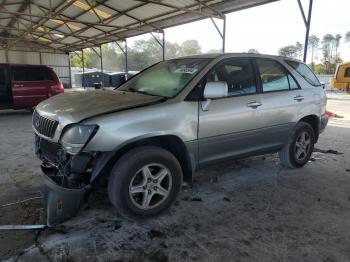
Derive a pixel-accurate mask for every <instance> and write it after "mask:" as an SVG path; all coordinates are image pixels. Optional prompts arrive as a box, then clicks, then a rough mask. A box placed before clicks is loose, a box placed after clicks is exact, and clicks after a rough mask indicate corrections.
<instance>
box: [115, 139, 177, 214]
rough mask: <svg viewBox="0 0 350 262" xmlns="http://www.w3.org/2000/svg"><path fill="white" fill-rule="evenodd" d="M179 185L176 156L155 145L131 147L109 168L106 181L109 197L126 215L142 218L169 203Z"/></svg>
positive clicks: (158, 210) (169, 204) (174, 197)
mask: <svg viewBox="0 0 350 262" xmlns="http://www.w3.org/2000/svg"><path fill="white" fill-rule="evenodd" d="M181 185H182V170H181V166H180V164H179V162H178V160H177V159H176V158H175V157H174V156H173V155H172V154H171V153H170V152H169V151H167V150H165V149H162V148H159V147H155V146H143V147H139V148H135V149H132V150H131V151H129V152H128V153H126V154H125V155H124V156H122V157H121V158H120V159H119V160H118V162H117V163H116V164H115V166H114V167H113V169H112V172H111V174H110V177H109V181H108V194H109V199H110V201H111V202H112V204H113V206H114V207H115V208H116V209H117V211H118V212H119V213H120V214H121V215H122V216H124V217H126V218H129V219H144V218H149V217H152V216H155V215H158V214H160V213H161V212H162V211H164V210H165V209H167V208H168V207H170V206H171V204H172V203H173V202H174V200H175V199H176V197H177V195H178V193H179V191H180V189H181Z"/></svg>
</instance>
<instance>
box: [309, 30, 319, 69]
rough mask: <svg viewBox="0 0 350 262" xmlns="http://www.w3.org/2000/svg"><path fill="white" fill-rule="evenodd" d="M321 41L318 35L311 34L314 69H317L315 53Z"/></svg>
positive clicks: (310, 43)
mask: <svg viewBox="0 0 350 262" xmlns="http://www.w3.org/2000/svg"><path fill="white" fill-rule="evenodd" d="M319 43H320V39H319V38H318V37H317V36H316V35H311V36H310V37H309V49H310V50H311V68H312V70H315V63H314V54H315V51H316V50H317V49H318V46H319Z"/></svg>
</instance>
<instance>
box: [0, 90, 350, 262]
mask: <svg viewBox="0 0 350 262" xmlns="http://www.w3.org/2000/svg"><path fill="white" fill-rule="evenodd" d="M328 109H329V110H331V111H333V112H336V113H338V114H339V115H343V116H344V118H341V119H340V118H333V119H331V120H330V123H329V126H328V127H327V129H326V131H325V132H324V133H323V134H322V135H321V137H320V140H319V143H318V144H317V145H316V148H317V149H321V150H320V151H323V150H328V149H332V150H336V151H338V152H340V153H342V154H330V153H322V152H315V153H314V154H313V157H312V161H310V162H309V163H308V164H307V165H306V166H305V167H304V168H302V169H298V170H289V169H284V168H281V166H280V165H279V161H278V157H277V155H267V156H259V157H253V158H249V159H245V160H241V161H228V162H223V163H220V164H218V165H216V166H213V167H211V168H207V169H205V170H202V171H200V172H198V174H197V175H196V179H195V182H194V187H193V188H184V190H183V192H182V193H181V195H180V197H179V198H178V201H177V202H176V204H175V205H174V206H173V207H172V208H171V209H170V211H169V212H167V213H166V214H164V215H162V216H160V217H159V218H156V219H153V220H150V221H146V222H144V223H132V222H128V221H125V220H122V219H121V218H120V217H119V216H118V215H117V214H116V213H115V212H114V211H113V210H112V207H111V206H110V204H109V203H108V199H107V198H106V196H105V195H103V194H101V193H99V194H94V195H92V196H91V198H90V199H89V201H88V203H87V205H86V206H85V207H84V208H83V209H82V210H81V211H80V213H79V214H78V216H77V217H75V218H73V219H72V220H70V221H68V222H66V223H64V224H63V226H62V228H61V229H62V231H59V232H58V231H53V230H45V231H44V232H42V233H41V234H40V235H39V237H38V238H37V239H36V241H34V237H35V234H34V232H0V260H1V259H8V260H9V261H15V260H17V261H220V262H222V261H350V234H349V232H350V220H349V217H350V191H349V188H350V160H349V159H350V95H345V94H329V100H328ZM0 130H1V133H0V145H1V151H0V223H1V224H8V223H11V224H15V223H42V222H43V219H44V216H43V205H42V203H41V201H40V199H37V198H38V197H39V198H40V190H41V187H42V184H41V180H40V178H39V173H40V171H39V168H38V167H39V161H38V160H37V159H36V158H35V157H34V154H33V152H32V135H31V133H32V131H31V127H30V114H29V113H26V112H19V111H18V112H14V111H3V112H0ZM323 152H325V151H323ZM26 198H34V199H33V200H30V201H28V202H24V203H20V204H15V205H10V206H5V207H2V205H4V204H7V203H10V202H14V201H18V200H22V199H26ZM25 248H26V249H25ZM24 249H25V250H24ZM22 250H24V251H22Z"/></svg>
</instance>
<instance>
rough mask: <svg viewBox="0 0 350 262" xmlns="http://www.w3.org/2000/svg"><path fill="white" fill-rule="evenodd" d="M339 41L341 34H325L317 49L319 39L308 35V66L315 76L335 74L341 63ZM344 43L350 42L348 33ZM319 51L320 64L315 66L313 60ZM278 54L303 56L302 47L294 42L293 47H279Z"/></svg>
mask: <svg viewBox="0 0 350 262" xmlns="http://www.w3.org/2000/svg"><path fill="white" fill-rule="evenodd" d="M341 39H342V35H341V34H336V35H333V34H325V35H324V36H323V37H322V41H321V44H322V46H321V48H319V45H320V38H318V37H317V36H316V35H310V37H309V43H308V44H309V45H308V51H309V52H311V63H310V65H309V66H310V67H311V69H312V70H314V72H315V73H316V74H333V73H334V72H335V70H336V67H337V64H338V63H341V62H342V59H341V58H340V55H339V52H338V50H339V46H340V44H341ZM345 41H346V42H350V31H349V32H348V33H346V35H345ZM319 51H322V59H321V62H322V63H319V64H315V62H314V58H315V57H316V58H317V53H318V52H319ZM278 53H279V55H281V56H287V57H293V58H299V59H301V57H302V54H303V45H302V44H301V43H299V42H296V44H295V45H288V46H284V47H281V48H280V49H279V50H278Z"/></svg>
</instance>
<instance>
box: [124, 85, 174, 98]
mask: <svg viewBox="0 0 350 262" xmlns="http://www.w3.org/2000/svg"><path fill="white" fill-rule="evenodd" d="M124 91H129V92H133V93H139V94H143V95H149V96H160V97H164V98H168V97H166V96H161V95H156V94H150V93H148V92H146V91H142V90H138V89H136V88H133V87H130V88H129V89H128V90H124Z"/></svg>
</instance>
